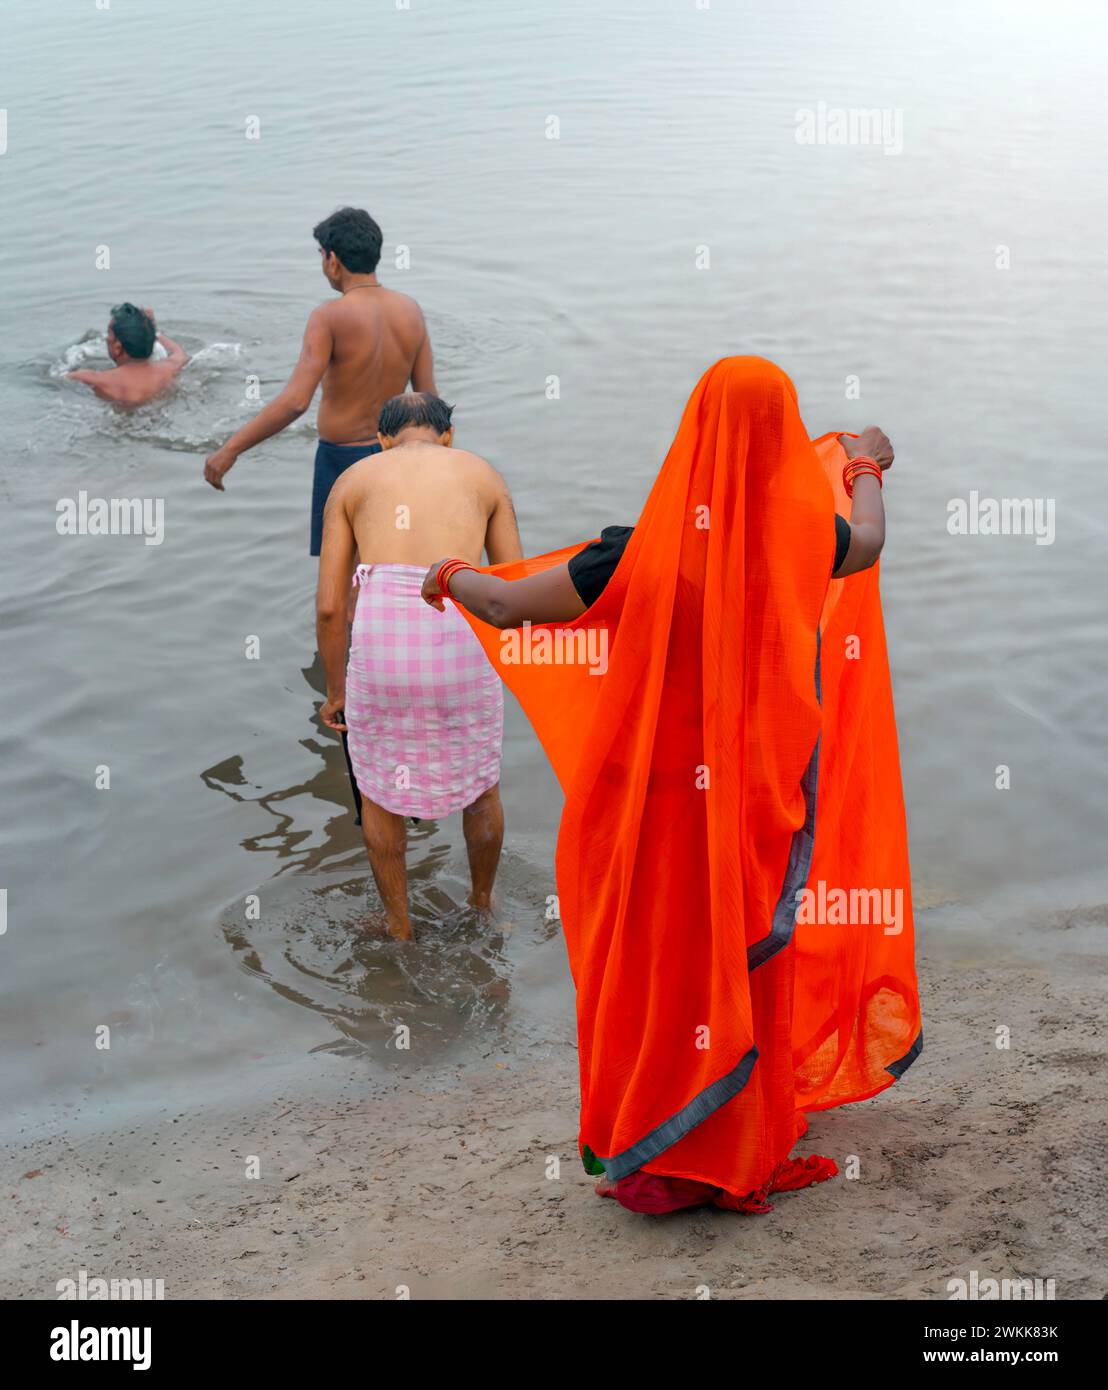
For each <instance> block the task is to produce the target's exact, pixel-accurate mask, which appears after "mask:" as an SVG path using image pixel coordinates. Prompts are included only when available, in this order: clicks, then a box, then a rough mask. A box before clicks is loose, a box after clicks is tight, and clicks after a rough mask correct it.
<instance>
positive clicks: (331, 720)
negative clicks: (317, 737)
mask: <svg viewBox="0 0 1108 1390" xmlns="http://www.w3.org/2000/svg"><path fill="white" fill-rule="evenodd" d="M345 704H346V695H345V693H343V694H342V695H339V696H337V697H332V696H330V695H329V696H328V697H327V699H326V700H324V702H323V703H322V704H321V705H320V707H319V717H320V719H322V720H323V722H324V724H326V725H327V727H328V728H329V729H334V731H335V732H336V733H337V734H344V733H346V710H345V709H344V708H343V706H344V705H345Z"/></svg>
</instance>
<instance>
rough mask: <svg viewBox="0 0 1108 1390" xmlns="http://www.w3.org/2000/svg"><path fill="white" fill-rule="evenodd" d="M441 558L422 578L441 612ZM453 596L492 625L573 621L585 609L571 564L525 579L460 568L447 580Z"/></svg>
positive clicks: (429, 599)
mask: <svg viewBox="0 0 1108 1390" xmlns="http://www.w3.org/2000/svg"><path fill="white" fill-rule="evenodd" d="M442 564H443V561H442V560H438V561H436V562H435V564H433V565H432V566H431V568H430V569H429V570H428V571H427V575H426V577H425V578H424V580H423V598H424V600H425V601H426V602H427V603H429V604H430V605H431V607H432V608H437V609H438V610H439V611H440V612H441V611H442V609H443V607H444V600H443V596H442V590H441V589H440V588H439V583H438V571H439V566H440V565H442ZM448 587H449V589H450V597H451V598H453V599H456V600H457V601H458V602H459V603H460V604H461V605H462V607H463V608H465V609H467V610H468V611H469V612H470V613H472V614H473V616H474V617H475V618H480V619H481V621H482V622H485V623H489V624H490V625H491V626H492V627H499V628H508V627H522V626H523V624H524V623H571V622H572V621H573V620H574V618H579V617H580V616H581V614H582V613H583V612H584V611H585V605H584V603H582V602H581V596H580V594H578V592H577V590H576V589H575V588H574V586H573V580H572V579H570V577H569V566H568V564H567V565H555V566H554V567H553V568H552V569H548V570H543V572H542V573H541V574H530V575H528V576H527V578H526V579H513V580H508V579H499V578H497V576H496V575H495V574H479V573H477V572H476V571H475V570H459V571H458V572H457V573H456V574H454V575H452V576H451V577H450V579H449V581H448Z"/></svg>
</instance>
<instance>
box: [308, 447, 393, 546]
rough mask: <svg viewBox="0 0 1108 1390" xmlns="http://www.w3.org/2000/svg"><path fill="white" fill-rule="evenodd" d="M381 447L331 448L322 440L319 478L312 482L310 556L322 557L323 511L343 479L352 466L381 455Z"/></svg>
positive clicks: (317, 454)
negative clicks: (343, 475) (371, 455)
mask: <svg viewBox="0 0 1108 1390" xmlns="http://www.w3.org/2000/svg"><path fill="white" fill-rule="evenodd" d="M380 452H381V446H380V444H329V443H328V442H327V440H326V439H321V440H320V441H319V443H318V444H317V445H316V451H315V478H314V479H313V480H312V544H311V549H310V550H309V551H308V554H309V555H318V554H319V552H320V548H321V547H322V545H323V509H324V507H326V505H327V499H328V497H330V495H331V489H332V488H333V487H334V486H335V483H336V482H337V481H338V479H339V477H340V476H341V475H342V474H343V473H345V472H346V470H347V469H348V468H349V467H350V465H351V464H352V463H357V462H358V460H359V459H364V458H368V457H369V455H370V454H379V453H380Z"/></svg>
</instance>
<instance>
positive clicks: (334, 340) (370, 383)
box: [312, 284, 433, 444]
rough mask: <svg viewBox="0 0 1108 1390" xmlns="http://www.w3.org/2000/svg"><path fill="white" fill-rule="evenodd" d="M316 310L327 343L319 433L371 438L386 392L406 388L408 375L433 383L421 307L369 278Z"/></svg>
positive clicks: (417, 384)
mask: <svg viewBox="0 0 1108 1390" xmlns="http://www.w3.org/2000/svg"><path fill="white" fill-rule="evenodd" d="M316 314H317V315H319V318H320V323H321V326H322V327H323V328H324V330H325V332H326V333H327V335H328V336H329V338H330V343H331V354H330V359H329V362H328V365H327V370H326V373H325V374H324V377H323V398H322V400H321V401H320V403H319V419H318V425H319V434H320V438H321V439H328V440H330V441H331V443H332V444H372V443H375V442H376V439H377V416H378V414H379V412H380V409H381V407H382V405H384V403H385V401H387V400H388V399H389V398H390V396H398V395H399V394H400V393H401V392H402V391H404V390H406V389H407V386H408V382H409V381H411V382H412V383H413V385H414V388H415V389H416V390H423V389H427V390H430V389H431V384H430V383H432V381H433V376H432V371H431V347H430V343H429V341H428V338H427V328H426V326H425V324H424V322H423V314H422V312H421V311H420V307H419V305H418V304H417V303H416V302H415V300H414V299H411V298H410V297H409V296H408V295H406V294H400V293H399V292H398V291H396V290H389V289H386V288H385V287H384V285H379V284H367V285H360V286H355V287H354V288H353V289H350V290H347V291H346V293H345V294H344V295H343V296H342V298H341V299H336V300H333V301H332V302H330V303H328V304H322V305H320V307H319V308H318V309H317V310H316V311H315V314H313V316H312V317H313V318H314V317H315V315H316ZM421 354H422V356H423V357H424V358H425V359H426V365H425V368H424V364H423V363H421V361H420V357H421ZM424 382H426V383H428V384H427V385H426V386H425V385H424Z"/></svg>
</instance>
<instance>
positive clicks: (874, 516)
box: [835, 425, 894, 579]
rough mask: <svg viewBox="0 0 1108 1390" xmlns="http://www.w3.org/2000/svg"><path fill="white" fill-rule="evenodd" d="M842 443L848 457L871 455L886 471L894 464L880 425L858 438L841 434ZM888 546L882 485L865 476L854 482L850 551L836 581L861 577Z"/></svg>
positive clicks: (874, 479) (838, 571)
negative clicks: (854, 575) (856, 575)
mask: <svg viewBox="0 0 1108 1390" xmlns="http://www.w3.org/2000/svg"><path fill="white" fill-rule="evenodd" d="M839 443H840V444H841V445H842V446H843V448H844V449H845V450H846V456H847V458H855V457H857V455H858V454H867V455H868V456H869V457H870V458H872V459H875V460H876V462H877V463H879V464H880V465H881V468H882V470H885V469H889V468H891V467H892V464H893V457H894V455H893V446H892V444H891V443H890V442H889V437H888V435H886V434H885V433H884V432H883V431H882V430H879V429H878V428H877V426H876V425H871V426H870V427H869V429H866V430H863V431H862V433H861V434H860V435H859V436H858V438H857V439H851V437H850V436H849V435H848V434H840V435H839ZM884 544H885V503H884V500H883V498H882V496H881V484H880V483H879V482H878V481H877V479H876V478H874V477H871V476H868V475H866V474H864V473H863V474H862V475H861V476H860V477H858V478H855V480H854V498H853V505H852V507H851V509H850V548H849V549H848V550H847V552H846V558H845V559H844V560H843V562H842V564H841V565H840V566H839V568H838V569H837V570H836V571H835V578H836V579H842V578H843V577H844V576H845V575H848V574H857V573H858V571H859V570H866V569H869V567H870V566H871V565H873V564H876V562H877V557H878V556H879V555H880V554H881V550H882V547H883V546H884Z"/></svg>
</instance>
